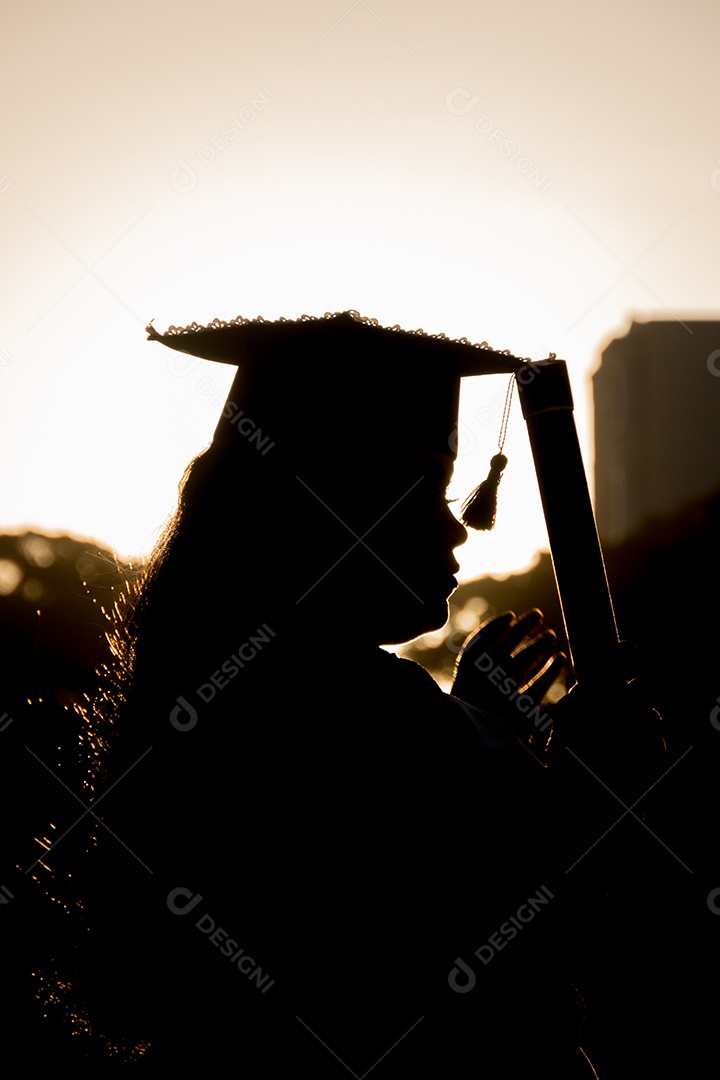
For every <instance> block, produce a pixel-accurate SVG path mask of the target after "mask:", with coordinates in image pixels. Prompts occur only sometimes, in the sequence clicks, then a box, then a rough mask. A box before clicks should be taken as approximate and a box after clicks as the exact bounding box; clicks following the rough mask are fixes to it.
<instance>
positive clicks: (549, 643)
mask: <svg viewBox="0 0 720 1080" xmlns="http://www.w3.org/2000/svg"><path fill="white" fill-rule="evenodd" d="M556 652H557V634H556V633H555V631H554V630H544V631H543V633H542V634H540V635H539V636H538V637H536V638H535V640H534V641H530V642H529V643H528V644H527V645H524V646H522V647H521V648H519V649H518V650H516V652H515V653H513V656H512V658H511V661H510V663H511V667H512V669H513V670H514V671H515V672H516V673H517V674H518V675H519V676H522V674H523V673H525V679H526V681H527V680H528V679H530V678H531V677H532V675H533V674H538V673H539V671H540V669H541V668H543V667H544V666H545V664H546V663H547V662H548V660H549V659H550V658H551V657H552V656H553V654H554V653H556Z"/></svg>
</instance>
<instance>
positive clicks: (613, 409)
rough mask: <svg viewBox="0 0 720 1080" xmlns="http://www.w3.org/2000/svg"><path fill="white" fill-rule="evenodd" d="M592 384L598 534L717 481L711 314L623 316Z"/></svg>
mask: <svg viewBox="0 0 720 1080" xmlns="http://www.w3.org/2000/svg"><path fill="white" fill-rule="evenodd" d="M593 392H594V400H595V410H594V413H595V513H596V517H597V523H598V531H599V533H600V537H601V539H602V540H603V541H604V542H606V543H611V544H616V543H620V542H622V541H623V540H624V539H625V538H626V537H628V536H630V535H632V534H633V533H635V532H637V530H638V529H640V528H641V527H642V526H643V525H647V524H648V523H649V522H650V521H652V520H653V519H656V518H660V517H666V516H668V515H672V514H676V513H678V512H679V511H680V510H681V509H682V508H683V506H686V505H689V504H690V503H693V502H696V501H697V500H700V499H703V498H707V497H709V496H711V495H713V494H714V493H716V492H718V491H720V320H717V321H692V322H684V323H682V322H679V321H678V320H653V321H650V322H632V323H631V325H630V329H629V330H628V332H627V333H626V334H625V336H624V337H618V338H615V339H614V340H612V341H611V342H610V344H609V345H607V346H606V348H605V349H603V352H602V360H601V366H600V368H599V369H598V370H597V372H596V373H595V375H594V376H593Z"/></svg>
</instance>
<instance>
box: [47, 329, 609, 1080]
mask: <svg viewBox="0 0 720 1080" xmlns="http://www.w3.org/2000/svg"><path fill="white" fill-rule="evenodd" d="M150 336H151V338H153V339H155V340H160V341H162V342H163V344H165V345H168V346H170V347H172V348H176V349H180V350H182V351H185V352H189V353H191V354H193V355H197V356H201V357H204V358H205V359H208V360H215V361H219V362H225V363H232V364H235V365H237V366H238V369H239V370H238V375H237V377H236V379H235V382H234V383H233V387H232V389H231V392H230V395H229V397H228V401H227V403H226V405H225V407H224V409H223V415H222V417H221V419H220V421H219V423H218V427H217V430H216V433H215V435H214V438H213V440H212V443H211V445H210V446H209V447H208V448H207V449H206V450H205V451H204V452H203V453H202V454H201V455H200V456H199V457H198V458H196V459H195V461H194V462H193V463H192V464H191V466H190V467H189V469H188V471H187V473H186V476H185V478H184V480H183V484H182V487H181V494H180V500H179V506H178V511H177V514H176V515H175V517H174V518H173V519H172V521H171V522H170V524H169V525H168V527H167V530H166V532H165V535H164V537H163V538H162V540H161V542H160V544H159V545H158V548H157V550H156V552H155V554H154V556H153V558H152V560H151V561H150V563H149V564H148V566H147V567H146V568H145V569H144V571H143V573H142V575H141V577H140V580H139V581H138V582H136V583H135V585H134V586H133V587H132V588H131V590H130V593H129V597H128V602H127V604H126V609H125V611H124V612H123V617H122V620H121V621H119V622H118V623H117V624H116V633H115V643H114V650H115V655H116V666H115V669H114V671H113V672H112V673H111V674H112V679H113V685H112V687H111V688H110V689H106V691H105V697H104V699H101V700H100V702H99V703H98V704H96V706H95V707H94V709H88V710H87V723H88V729H89V732H90V734H91V736H93V737H94V738H95V740H96V741H99V743H102V745H103V746H109V747H110V753H109V754H105V753H102V754H100V760H101V765H100V766H99V767H96V768H95V771H94V773H93V776H94V780H93V782H94V784H95V789H96V791H97V792H98V795H99V794H100V793H102V809H101V810H100V809H99V810H98V817H99V818H100V821H98V820H97V819H95V820H94V821H93V833H92V838H91V839H92V843H91V844H88V842H87V837H86V839H85V848H87V849H88V850H87V851H85V853H84V855H83V859H82V860H81V862H82V869H81V871H79V872H76V880H77V878H78V876H79V878H80V881H79V884H78V886H77V888H78V892H79V894H80V895H82V896H83V905H84V906H83V914H82V916H81V920H82V926H83V930H82V935H81V940H80V942H79V943H78V942H77V941H75V940H74V939H72V935H69V934H67V933H66V934H65V938H66V939H67V940H69V941H72V944H71V946H69V947H68V948H66V949H64V950H61V949H58V951H57V956H56V961H57V962H56V964H55V965H54V969H53V972H52V973H51V972H47V973H46V974H45V976H44V977H43V978H44V981H43V991H42V992H43V993H44V995H45V1000H46V1001H47V1002H48V1003H49V1004H51V1003H55V1009H50V1013H51V1014H53V1015H56V1016H58V1015H62V1016H63V1017H64V1020H62V1021H58V1029H59V1030H60V1031H61V1032H62V1031H63V1030H70V1029H72V1030H73V1031H79V1032H82V1033H83V1035H82V1037H81V1038H80V1039H79V1040H78V1039H75V1043H74V1045H75V1047H76V1049H75V1050H74V1053H76V1054H80V1056H83V1055H84V1056H95V1057H96V1058H97V1059H98V1060H101V1059H107V1058H109V1057H112V1056H117V1057H120V1058H121V1059H122V1060H123V1061H125V1062H126V1063H127V1064H130V1063H131V1062H134V1063H135V1065H136V1067H137V1069H138V1071H139V1072H141V1073H142V1072H143V1071H145V1072H147V1073H151V1072H153V1071H154V1070H155V1069H157V1070H158V1074H159V1071H160V1070H161V1069H162V1070H163V1071H166V1070H167V1068H168V1067H170V1066H172V1065H178V1066H179V1065H182V1066H183V1067H184V1068H185V1069H187V1068H190V1067H191V1066H193V1067H196V1068H205V1069H206V1070H207V1069H212V1068H214V1067H217V1066H218V1065H219V1064H223V1065H224V1064H225V1062H226V1061H229V1062H231V1063H232V1065H233V1067H237V1069H238V1070H239V1071H240V1072H241V1073H242V1074H243V1075H248V1076H253V1077H256V1076H258V1077H259V1076H268V1077H275V1076H285V1075H288V1070H289V1067H292V1068H293V1071H307V1072H309V1073H310V1074H311V1075H313V1076H314V1077H328V1078H330V1077H335V1076H343V1075H345V1074H346V1073H347V1071H348V1070H349V1071H351V1072H352V1073H353V1074H354V1075H356V1076H363V1075H365V1074H367V1073H368V1072H370V1070H372V1071H373V1075H374V1076H375V1077H377V1080H382V1078H383V1077H386V1078H391V1077H393V1078H394V1077H408V1076H413V1077H433V1078H435V1077H441V1076H442V1077H455V1076H457V1077H460V1076H466V1075H476V1074H477V1075H478V1076H479V1075H483V1076H485V1077H506V1076H513V1077H516V1076H517V1077H519V1076H524V1075H526V1074H527V1075H529V1074H530V1070H531V1069H532V1070H533V1071H534V1072H539V1073H540V1074H541V1075H549V1076H553V1077H554V1078H563V1077H568V1078H571V1077H585V1078H589V1077H591V1076H592V1075H593V1074H594V1071H593V1069H592V1067H591V1066H590V1064H589V1062H588V1060H587V1058H586V1056H585V1054H584V1052H583V1051H582V1050H580V1041H579V1039H580V1037H579V1034H578V1011H577V1007H576V995H575V992H574V991H573V988H572V986H571V984H570V980H569V977H568V975H567V971H566V964H565V957H564V954H563V942H562V936H561V935H560V933H559V929H560V928H561V925H562V922H563V919H564V917H565V914H566V906H565V905H566V901H565V900H564V899H563V885H562V871H563V870H564V869H565V866H564V865H562V864H561V863H559V861H558V860H559V858H560V856H559V853H558V848H559V846H560V845H558V843H557V836H558V831H559V829H558V818H557V811H556V808H555V803H554V796H553V793H552V791H551V790H550V789H549V785H548V780H547V770H545V769H544V768H543V767H542V765H541V763H540V761H539V760H538V759H537V758H536V757H535V756H533V754H532V753H530V752H529V750H528V748H527V747H526V746H525V745H523V744H522V742H521V741H520V740H518V739H517V738H516V737H515V736H514V734H513V732H512V731H511V730H510V728H509V727H508V726H507V725H506V724H505V723H504V722H503V721H502V720H499V719H497V718H496V717H495V716H494V715H492V713H491V712H488V711H486V710H484V709H483V708H479V707H473V706H472V705H469V704H467V703H463V702H461V701H460V700H458V699H457V698H454V697H452V696H450V695H447V694H444V693H442V692H441V691H440V689H439V688H438V687H437V686H436V684H435V683H434V682H433V680H432V679H431V678H430V677H429V675H427V674H426V673H425V672H424V671H423V670H422V669H421V668H419V667H418V666H417V665H415V664H412V663H411V662H409V661H406V660H401V659H399V658H398V657H396V656H394V655H391V654H390V653H389V652H387V651H385V650H383V649H382V648H381V646H384V645H393V644H397V643H401V642H404V641H408V640H410V639H412V638H413V637H416V636H418V635H419V634H422V633H424V632H426V631H429V630H433V629H437V628H438V627H440V626H442V625H443V623H444V622H445V620H446V618H447V598H448V597H449V595H450V594H451V593H452V591H453V589H454V588H455V585H456V581H455V579H454V574H455V573H456V572H457V569H458V565H457V562H456V560H455V557H454V554H453V551H454V549H455V548H457V547H458V546H459V545H461V544H462V543H463V542H464V540H465V538H466V533H465V529H464V527H463V526H462V525H461V524H460V523H459V522H458V521H457V519H456V518H455V516H454V515H453V513H452V512H451V510H450V508H449V506H448V504H447V501H446V498H445V491H446V487H447V484H448V482H449V479H450V474H451V471H452V467H453V462H454V458H455V451H454V447H455V446H456V442H457V440H456V425H457V408H458V395H459V384H460V377H461V375H462V374H464V373H468V374H480V373H484V372H497V371H503V370H505V371H512V370H513V369H514V368H515V367H516V366H517V363H518V361H516V360H515V358H513V357H510V356H507V355H503V354H497V353H493V352H492V351H491V350H489V349H487V348H483V347H477V346H471V345H470V344H469V343H467V342H465V341H462V342H454V341H450V340H448V339H446V338H442V337H439V338H438V337H430V336H428V335H424V334H422V333H421V332H416V333H406V332H403V331H400V330H399V329H397V328H393V329H385V328H382V327H379V326H377V324H375V323H374V322H373V321H371V320H364V319H361V318H360V317H359V316H358V315H357V314H356V313H344V314H341V315H333V316H326V317H325V318H321V319H302V320H299V321H297V322H286V321H282V320H281V321H279V322H276V323H266V322H263V321H262V320H256V321H252V322H250V321H246V320H236V321H235V322H234V323H231V324H216V325H213V326H211V327H209V328H206V329H203V328H188V329H187V330H183V331H175V330H174V328H172V332H170V333H168V334H167V335H165V336H162V337H161V336H160V335H158V334H157V333H156V332H155V331H154V330H150ZM498 626H499V629H500V631H501V632H500V633H498V632H497V630H498ZM538 630H539V619H538V618H537V617H535V616H532V617H530V618H529V619H526V620H523V621H520V622H518V621H516V620H514V619H512V618H511V617H510V616H508V617H507V618H506V619H505V620H503V621H502V623H501V624H496V627H495V632H494V634H493V635H488V636H487V638H486V640H487V642H488V647H490V648H495V649H497V650H499V652H498V653H497V655H499V656H500V657H502V656H504V655H507V656H509V654H510V652H511V651H512V652H513V654H514V655H515V656H517V650H518V648H519V647H520V646H521V645H522V644H523V643H527V641H529V640H531V639H533V638H537V634H538ZM491 637H493V641H492V643H491ZM503 641H504V643H505V645H504V648H505V652H504V653H503V651H502V649H503ZM554 651H555V644H554V639H553V638H552V637H547V636H545V637H543V638H542V639H541V640H540V643H539V645H537V644H536V645H535V647H534V648H532V649H531V650H530V651H528V653H527V671H526V672H525V675H526V676H527V681H529V682H532V680H533V677H534V676H533V673H535V674H537V673H539V672H541V671H542V670H543V669H546V672H547V664H548V662H549V661H550V660H551V659H552V658H553V656H554ZM560 663H561V661H560V660H557V658H556V660H555V661H554V663H553V665H552V668H551V672H552V675H554V673H555V672H556V671H557V670H558V666H559V664H560ZM466 681H467V680H466ZM468 685H470V684H469V683H468ZM475 685H476V686H477V685H478V683H477V678H476V680H475ZM538 685H539V684H538ZM542 685H543V686H545V685H547V679H546V680H545V682H544V683H543V684H542ZM113 687H114V689H113ZM480 691H481V694H482V692H483V687H482V686H481V687H480ZM484 692H485V693H486V694H488V693H489V695H490V697H492V691H488V687H487V686H484ZM96 797H97V796H96ZM539 823H542V827H539ZM68 852H71V849H70V848H68ZM76 854H77V852H76ZM66 858H67V865H69V864H70V862H71V854H68V856H66ZM56 873H57V874H58V875H59V874H60V870H58V871H57V872H56ZM61 1038H62V1035H59V1036H58V1039H59V1040H60V1039H61ZM243 1070H244V1072H243Z"/></svg>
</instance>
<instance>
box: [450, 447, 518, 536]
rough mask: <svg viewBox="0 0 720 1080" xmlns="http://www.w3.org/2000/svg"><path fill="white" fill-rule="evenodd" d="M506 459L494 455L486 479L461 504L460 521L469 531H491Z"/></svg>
mask: <svg viewBox="0 0 720 1080" xmlns="http://www.w3.org/2000/svg"><path fill="white" fill-rule="evenodd" d="M507 463H508V459H507V458H506V457H505V455H504V454H496V455H495V457H494V458H492V459H491V461H490V472H489V473H488V475H487V478H486V479H485V480H483V482H482V484H479V485H478V487H476V488H475V490H474V491H473V493H472V494H471V495H469V496H468V498H467V499H466V500H465V502H464V503H463V507H462V513H461V515H460V520H461V522H462V523H463V525H467V526H469V527H470V528H471V529H492V527H493V525H494V524H495V515H496V513H497V493H498V485H499V483H500V481H501V479H502V474H503V471H504V469H505V466H506V465H507Z"/></svg>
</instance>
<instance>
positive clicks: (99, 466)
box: [0, 0, 720, 579]
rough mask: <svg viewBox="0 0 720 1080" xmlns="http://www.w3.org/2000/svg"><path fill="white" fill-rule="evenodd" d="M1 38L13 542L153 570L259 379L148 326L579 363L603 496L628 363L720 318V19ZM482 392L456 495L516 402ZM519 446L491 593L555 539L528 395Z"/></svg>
mask: <svg viewBox="0 0 720 1080" xmlns="http://www.w3.org/2000/svg"><path fill="white" fill-rule="evenodd" d="M3 24H4V25H3V35H2V39H1V40H0V54H1V56H2V62H1V63H0V85H1V86H2V93H3V98H2V99H3V101H4V103H5V108H4V109H3V110H2V118H1V119H0V135H1V137H0V228H1V235H2V244H1V245H0V285H1V288H2V293H1V295H2V318H1V320H0V459H1V460H2V462H3V463H4V466H5V467H4V468H3V469H2V470H0V530H4V531H17V530H20V529H24V528H35V529H39V530H42V531H49V532H58V533H59V532H68V533H70V534H72V535H74V536H79V537H84V538H88V540H89V541H92V542H95V543H99V544H101V545H103V546H108V547H110V548H112V549H114V550H115V551H116V552H117V553H118V554H119V555H120V557H122V558H128V557H132V558H134V559H135V560H137V559H139V558H141V557H142V556H143V555H144V554H146V553H147V552H149V550H150V549H151V548H152V544H153V542H154V539H155V537H156V535H157V531H158V530H159V528H160V527H161V526H162V524H163V522H164V521H165V519H166V517H167V515H168V514H169V513H170V512H171V511H172V509H173V506H174V502H175V498H176V494H177V484H178V482H179V479H180V477H181V475H182V473H183V470H184V468H185V465H186V464H187V462H188V461H189V460H190V459H191V458H192V457H193V456H194V455H195V454H196V453H198V452H199V451H200V450H201V449H202V448H203V447H204V446H205V445H206V443H207V442H208V440H209V439H210V437H211V435H212V431H213V429H214V426H215V423H216V420H217V417H218V415H219V412H220V406H219V405H218V400H219V399H220V398H221V397H222V394H223V392H224V391H226V390H227V389H228V388H229V384H230V381H231V378H232V371H226V370H224V369H221V368H219V367H218V366H217V365H211V364H205V363H198V364H197V365H194V364H185V365H179V364H178V363H177V357H175V358H173V356H172V355H165V354H164V353H165V351H164V350H163V349H162V348H161V347H160V346H158V345H155V344H152V343H148V342H147V341H146V335H145V332H144V327H145V325H146V324H147V323H148V321H149V320H150V319H154V320H155V326H156V327H157V328H159V329H160V330H163V329H165V328H166V327H167V326H168V325H170V324H175V325H184V324H187V323H190V322H192V321H197V322H199V323H205V322H208V321H210V320H211V319H213V318H214V317H220V318H225V319H228V318H232V317H234V316H236V315H244V316H250V317H254V316H256V315H262V316H264V317H266V318H276V317H279V316H285V317H287V318H296V317H299V316H300V315H302V314H303V313H307V314H314V315H320V314H323V313H324V312H325V311H341V310H347V309H354V310H358V311H360V312H361V313H362V314H363V315H367V316H372V317H375V318H377V319H378V320H379V321H380V322H382V323H387V324H389V325H393V324H400V325H401V326H403V327H404V328H406V329H415V328H417V327H422V328H423V329H425V330H427V331H429V332H433V333H436V332H444V333H446V334H448V335H449V336H452V337H456V336H457V337H467V338H469V339H470V340H472V341H478V342H480V341H484V340H485V341H487V342H489V344H490V345H492V346H493V347H494V348H497V349H506V348H507V349H510V350H511V351H512V352H514V353H516V354H518V355H520V356H525V357H529V358H531V359H539V358H541V357H543V356H546V355H548V353H549V352H554V353H556V354H557V355H558V356H560V357H562V358H563V359H565V360H567V362H568V365H569V370H570V377H571V382H572V385H573V390H574V394H575V401H576V420H577V424H578V430H579V435H580V440H581V446H582V449H583V454H584V457H585V462H586V467H587V470H588V474H589V476H590V478H591V477H592V464H593V448H592V425H591V388H590V375H591V373H592V371H593V370H595V369H596V368H597V366H598V364H599V357H600V352H601V349H602V347H603V346H604V345H605V344H606V343H607V342H608V341H609V340H611V339H612V338H614V337H617V336H621V335H624V334H625V333H626V332H627V329H628V327H629V325H630V322H631V321H632V320H633V319H635V320H647V319H653V318H663V319H679V320H680V321H683V320H685V319H689V318H717V317H720V288H719V286H720V264H719V263H718V259H717V256H716V252H717V250H718V246H719V245H718V240H719V238H720V128H718V125H717V116H718V115H719V113H720V110H719V108H718V106H719V105H720V82H719V81H718V79H717V57H716V52H717V41H718V40H719V37H720V7H718V5H716V4H714V3H711V2H710V0H688V2H685V3H682V4H680V3H678V2H657V0H654V2H652V3H650V2H640V3H637V2H630V3H628V2H627V0H624V2H623V3H620V2H619V0H610V2H607V3H605V4H603V5H598V4H596V3H592V4H591V3H584V2H580V3H578V2H575V0H574V2H572V3H571V2H569V0H568V2H558V0H549V2H548V3H545V4H543V5H537V4H532V5H531V4H529V3H526V2H523V3H513V2H509V3H506V4H504V5H502V6H501V5H496V4H493V5H488V4H483V3H479V4H478V3H476V2H473V3H470V2H467V0H446V2H445V3H444V4H442V5H417V4H411V3H409V2H407V0H373V2H372V3H366V2H365V0H355V2H353V3H351V4H347V3H346V0H311V2H308V3H303V4H291V3H288V2H285V3H274V2H269V3H266V4H258V5H244V4H238V3H229V2H220V0H207V2H206V3H205V4H203V5H197V6H191V5H189V4H186V3H182V2H175V3H173V4H170V3H166V2H164V0H161V2H154V0H146V2H144V3H142V4H140V3H138V2H136V0H127V2H126V3H124V4H122V5H120V4H116V3H110V2H98V0H94V2H92V3H90V2H78V0H66V2H65V3H63V4H61V5H60V4H56V3H51V2H49V0H39V2H32V0H30V2H27V3H25V4H23V5H19V4H14V5H11V6H6V9H5V12H4V19H3ZM472 384H473V385H472V386H470V387H466V388H464V390H463V398H462V403H461V417H460V440H459V453H458V462H457V467H456V478H455V481H454V483H453V488H452V490H451V493H450V494H451V495H455V496H458V497H460V498H462V497H464V495H466V494H467V493H468V492H469V491H470V490H471V489H472V488H473V487H474V486H475V485H476V484H477V483H478V482H479V481H480V480H481V479H482V478H483V477H484V476H485V474H486V472H487V467H488V462H489V459H490V457H491V456H492V454H493V453H495V452H496V449H497V440H498V436H499V434H500V426H501V418H502V410H503V402H504V398H505V390H506V385H507V383H506V380H505V378H504V377H503V376H498V377H492V378H484V379H475V380H472ZM481 384H482V385H481ZM505 452H506V454H507V456H508V458H509V465H508V468H507V471H506V474H505V477H504V479H503V481H502V484H501V488H500V503H499V514H498V523H497V526H496V529H495V531H494V533H493V534H491V535H488V534H477V535H474V536H473V537H472V538H471V539H470V540H469V541H468V543H467V544H466V545H465V546H464V548H463V549H461V550H460V551H459V553H458V554H459V557H460V561H461V575H460V576H461V578H463V579H468V578H470V577H473V576H477V575H479V574H482V573H486V572H487V573H495V574H506V573H510V572H512V571H513V570H520V569H523V568H524V567H525V566H527V565H528V564H529V563H530V562H532V560H533V557H534V553H535V552H536V551H537V550H538V549H541V548H543V547H546V546H547V537H546V534H545V529H544V524H543V519H542V513H541V508H540V504H539V497H538V495H537V491H536V485H535V481H534V476H533V468H532V461H531V458H530V454H529V448H528V443H527V434H526V432H525V431H524V428H523V421H522V417H521V414H520V409H519V406H518V403H517V400H516V401H515V404H514V406H513V408H512V410H511V418H510V424H509V429H508V434H507V440H506V444H505ZM288 557H289V558H291V557H292V536H291V535H288Z"/></svg>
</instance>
